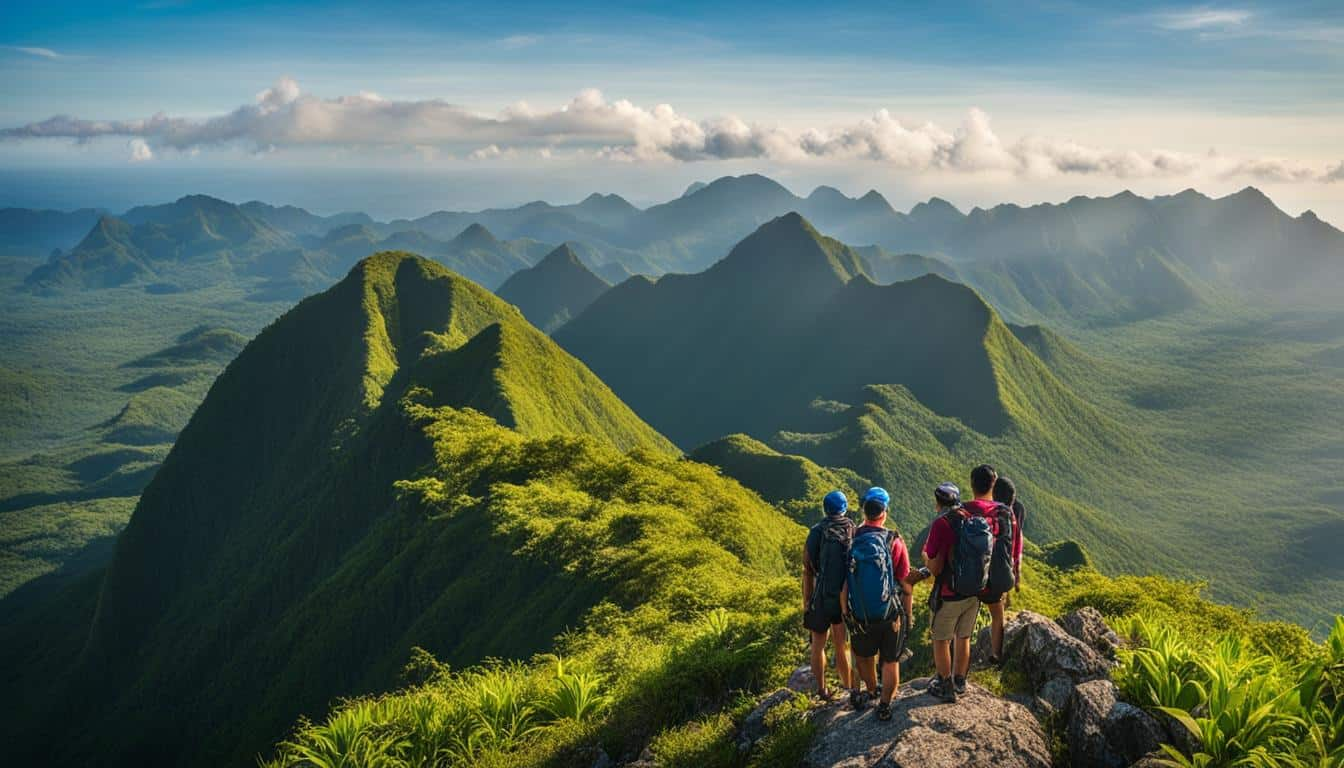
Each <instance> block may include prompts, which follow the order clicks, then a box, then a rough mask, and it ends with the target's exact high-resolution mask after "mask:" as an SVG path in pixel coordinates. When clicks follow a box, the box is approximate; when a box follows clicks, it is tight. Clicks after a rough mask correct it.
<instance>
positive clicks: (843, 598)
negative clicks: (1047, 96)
mask: <svg viewBox="0 0 1344 768" xmlns="http://www.w3.org/2000/svg"><path fill="white" fill-rule="evenodd" d="M840 613H841V615H843V616H848V615H849V579H845V583H844V584H842V585H841V586H840Z"/></svg>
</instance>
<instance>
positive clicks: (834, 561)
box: [811, 516, 854, 616]
mask: <svg viewBox="0 0 1344 768" xmlns="http://www.w3.org/2000/svg"><path fill="white" fill-rule="evenodd" d="M817 527H818V528H820V529H821V546H820V547H818V549H819V551H820V556H819V557H818V558H817V562H815V563H813V564H812V566H813V567H814V568H816V571H817V583H816V588H815V589H813V590H812V606H811V607H812V610H814V611H815V610H820V611H821V612H822V614H823V615H825V616H839V615H840V590H841V589H842V588H843V587H844V586H845V576H846V575H847V574H848V573H849V547H850V544H851V543H852V542H853V541H854V522H853V521H852V520H850V519H849V518H848V517H843V516H841V517H840V518H839V519H836V520H829V519H828V520H824V521H822V522H820V523H817Z"/></svg>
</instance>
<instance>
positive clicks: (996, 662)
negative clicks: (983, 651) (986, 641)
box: [989, 654, 1003, 669]
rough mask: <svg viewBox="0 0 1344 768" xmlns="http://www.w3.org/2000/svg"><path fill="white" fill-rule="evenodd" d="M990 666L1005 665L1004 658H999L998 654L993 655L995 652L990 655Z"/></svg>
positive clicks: (992, 667)
mask: <svg viewBox="0 0 1344 768" xmlns="http://www.w3.org/2000/svg"><path fill="white" fill-rule="evenodd" d="M989 666H990V668H991V669H999V668H1000V667H1002V666H1003V659H1001V658H999V657H998V656H995V655H993V654H990V656H989Z"/></svg>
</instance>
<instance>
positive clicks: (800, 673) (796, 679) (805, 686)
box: [784, 666, 817, 694]
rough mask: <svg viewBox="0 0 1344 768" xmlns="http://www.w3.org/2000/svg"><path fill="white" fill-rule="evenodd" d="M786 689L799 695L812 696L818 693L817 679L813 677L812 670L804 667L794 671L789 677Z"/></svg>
mask: <svg viewBox="0 0 1344 768" xmlns="http://www.w3.org/2000/svg"><path fill="white" fill-rule="evenodd" d="M784 687H785V688H788V689H789V690H790V691H797V692H798V693H807V694H812V693H816V692H817V679H816V678H815V677H813V676H812V668H811V667H809V666H802V667H799V668H797V669H795V670H793V674H792V675H789V682H787V683H785V684H784Z"/></svg>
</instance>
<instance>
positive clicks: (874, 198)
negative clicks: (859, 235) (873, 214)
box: [859, 189, 896, 213]
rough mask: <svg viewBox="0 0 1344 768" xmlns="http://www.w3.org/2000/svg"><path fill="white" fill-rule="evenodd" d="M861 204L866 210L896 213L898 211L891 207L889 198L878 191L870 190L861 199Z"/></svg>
mask: <svg viewBox="0 0 1344 768" xmlns="http://www.w3.org/2000/svg"><path fill="white" fill-rule="evenodd" d="M859 204H860V205H861V206H863V207H864V208H870V209H878V210H881V211H884V212H889V213H895V212H896V209H895V208H892V207H891V203H889V202H887V198H885V197H883V196H882V193H881V192H878V191H877V190H876V189H870V190H868V191H867V192H865V193H864V195H863V197H860V198H859Z"/></svg>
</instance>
